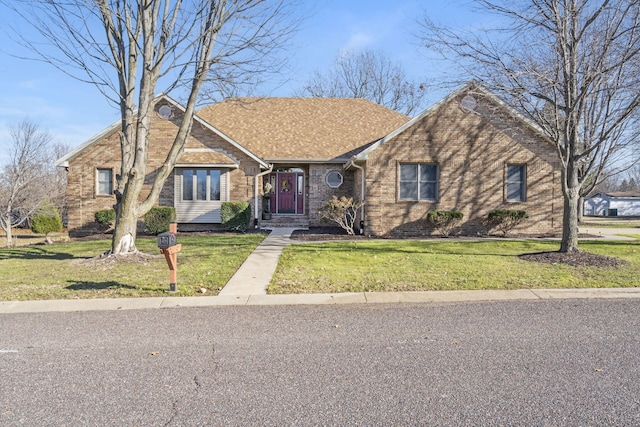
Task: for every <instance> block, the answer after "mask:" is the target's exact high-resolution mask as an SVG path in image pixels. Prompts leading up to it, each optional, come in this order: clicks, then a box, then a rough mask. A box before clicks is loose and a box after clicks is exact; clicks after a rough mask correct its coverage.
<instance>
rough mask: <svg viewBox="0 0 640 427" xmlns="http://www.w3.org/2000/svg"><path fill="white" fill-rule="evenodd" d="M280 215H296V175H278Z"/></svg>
mask: <svg viewBox="0 0 640 427" xmlns="http://www.w3.org/2000/svg"><path fill="white" fill-rule="evenodd" d="M277 182H278V190H277V192H278V213H279V214H294V213H296V194H297V193H298V191H297V188H296V174H295V173H282V172H281V173H278V181H277Z"/></svg>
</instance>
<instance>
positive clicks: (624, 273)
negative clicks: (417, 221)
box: [268, 240, 640, 294]
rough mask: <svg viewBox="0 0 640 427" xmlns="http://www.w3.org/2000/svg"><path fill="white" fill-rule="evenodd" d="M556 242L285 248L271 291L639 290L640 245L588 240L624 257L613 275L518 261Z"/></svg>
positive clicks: (586, 246)
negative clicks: (627, 288) (521, 256)
mask: <svg viewBox="0 0 640 427" xmlns="http://www.w3.org/2000/svg"><path fill="white" fill-rule="evenodd" d="M558 247H559V243H558V242H540V241H509V240H485V241H447V240H428V241H418V240H382V241H381V240H378V241H358V242H331V243H322V244H306V245H294V246H289V247H287V248H286V249H285V251H284V253H283V254H282V256H281V258H280V264H279V266H278V269H277V270H276V273H275V275H274V277H273V279H272V281H271V285H270V286H269V290H268V292H269V293H271V294H278V293H325V292H369V291H425V290H454V289H460V290H465V289H522V288H593V287H632V286H638V285H639V283H638V277H640V242H634V241H631V242H626V241H625V242H620V241H605V242H603V241H585V242H581V243H580V248H581V250H583V251H588V252H593V253H597V254H601V255H608V256H612V257H617V258H621V259H624V260H626V261H628V262H629V264H627V265H625V266H623V267H619V268H616V269H601V268H596V267H570V266H568V265H551V264H539V263H533V262H528V261H523V260H520V259H519V258H518V257H517V256H518V255H520V254H525V253H533V252H545V251H555V250H557V249H558Z"/></svg>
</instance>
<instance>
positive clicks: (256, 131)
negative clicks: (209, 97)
mask: <svg viewBox="0 0 640 427" xmlns="http://www.w3.org/2000/svg"><path fill="white" fill-rule="evenodd" d="M198 115H199V116H200V117H202V118H204V119H205V120H206V121H207V122H209V123H212V124H214V125H215V127H216V128H217V129H219V130H220V131H222V132H223V133H224V134H226V135H228V136H229V137H231V138H233V139H234V140H235V141H238V142H239V143H240V144H242V145H243V146H244V147H246V148H247V149H248V150H250V151H251V152H253V153H256V154H257V155H259V156H260V157H261V158H263V159H265V160H267V161H269V162H284V161H298V162H320V161H331V160H334V161H345V160H346V159H349V158H350V157H351V156H353V155H354V154H356V153H357V152H359V151H360V150H361V149H362V147H364V146H366V145H367V144H371V143H372V142H374V141H376V140H378V139H380V138H382V137H383V136H385V135H386V134H388V133H389V132H391V131H392V130H394V129H396V128H398V127H399V126H400V125H402V124H403V123H406V122H407V121H408V120H409V117H407V116H405V115H403V114H400V113H398V112H395V111H393V110H390V109H388V108H386V107H382V106H380V105H378V104H375V103H373V102H371V101H368V100H366V99H358V98H233V99H229V100H226V101H224V102H219V103H216V104H213V105H210V106H208V107H205V108H203V109H201V110H199V111H198Z"/></svg>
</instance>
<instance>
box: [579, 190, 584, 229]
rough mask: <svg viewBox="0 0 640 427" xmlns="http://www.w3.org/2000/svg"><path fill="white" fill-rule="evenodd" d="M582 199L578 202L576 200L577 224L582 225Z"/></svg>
mask: <svg viewBox="0 0 640 427" xmlns="http://www.w3.org/2000/svg"><path fill="white" fill-rule="evenodd" d="M583 206H584V197H580V200H578V224H580V223H582V221H584V208H583Z"/></svg>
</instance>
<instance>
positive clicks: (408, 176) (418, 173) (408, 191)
mask: <svg viewBox="0 0 640 427" xmlns="http://www.w3.org/2000/svg"><path fill="white" fill-rule="evenodd" d="M400 200H438V165H436V164H430V163H401V164H400Z"/></svg>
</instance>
